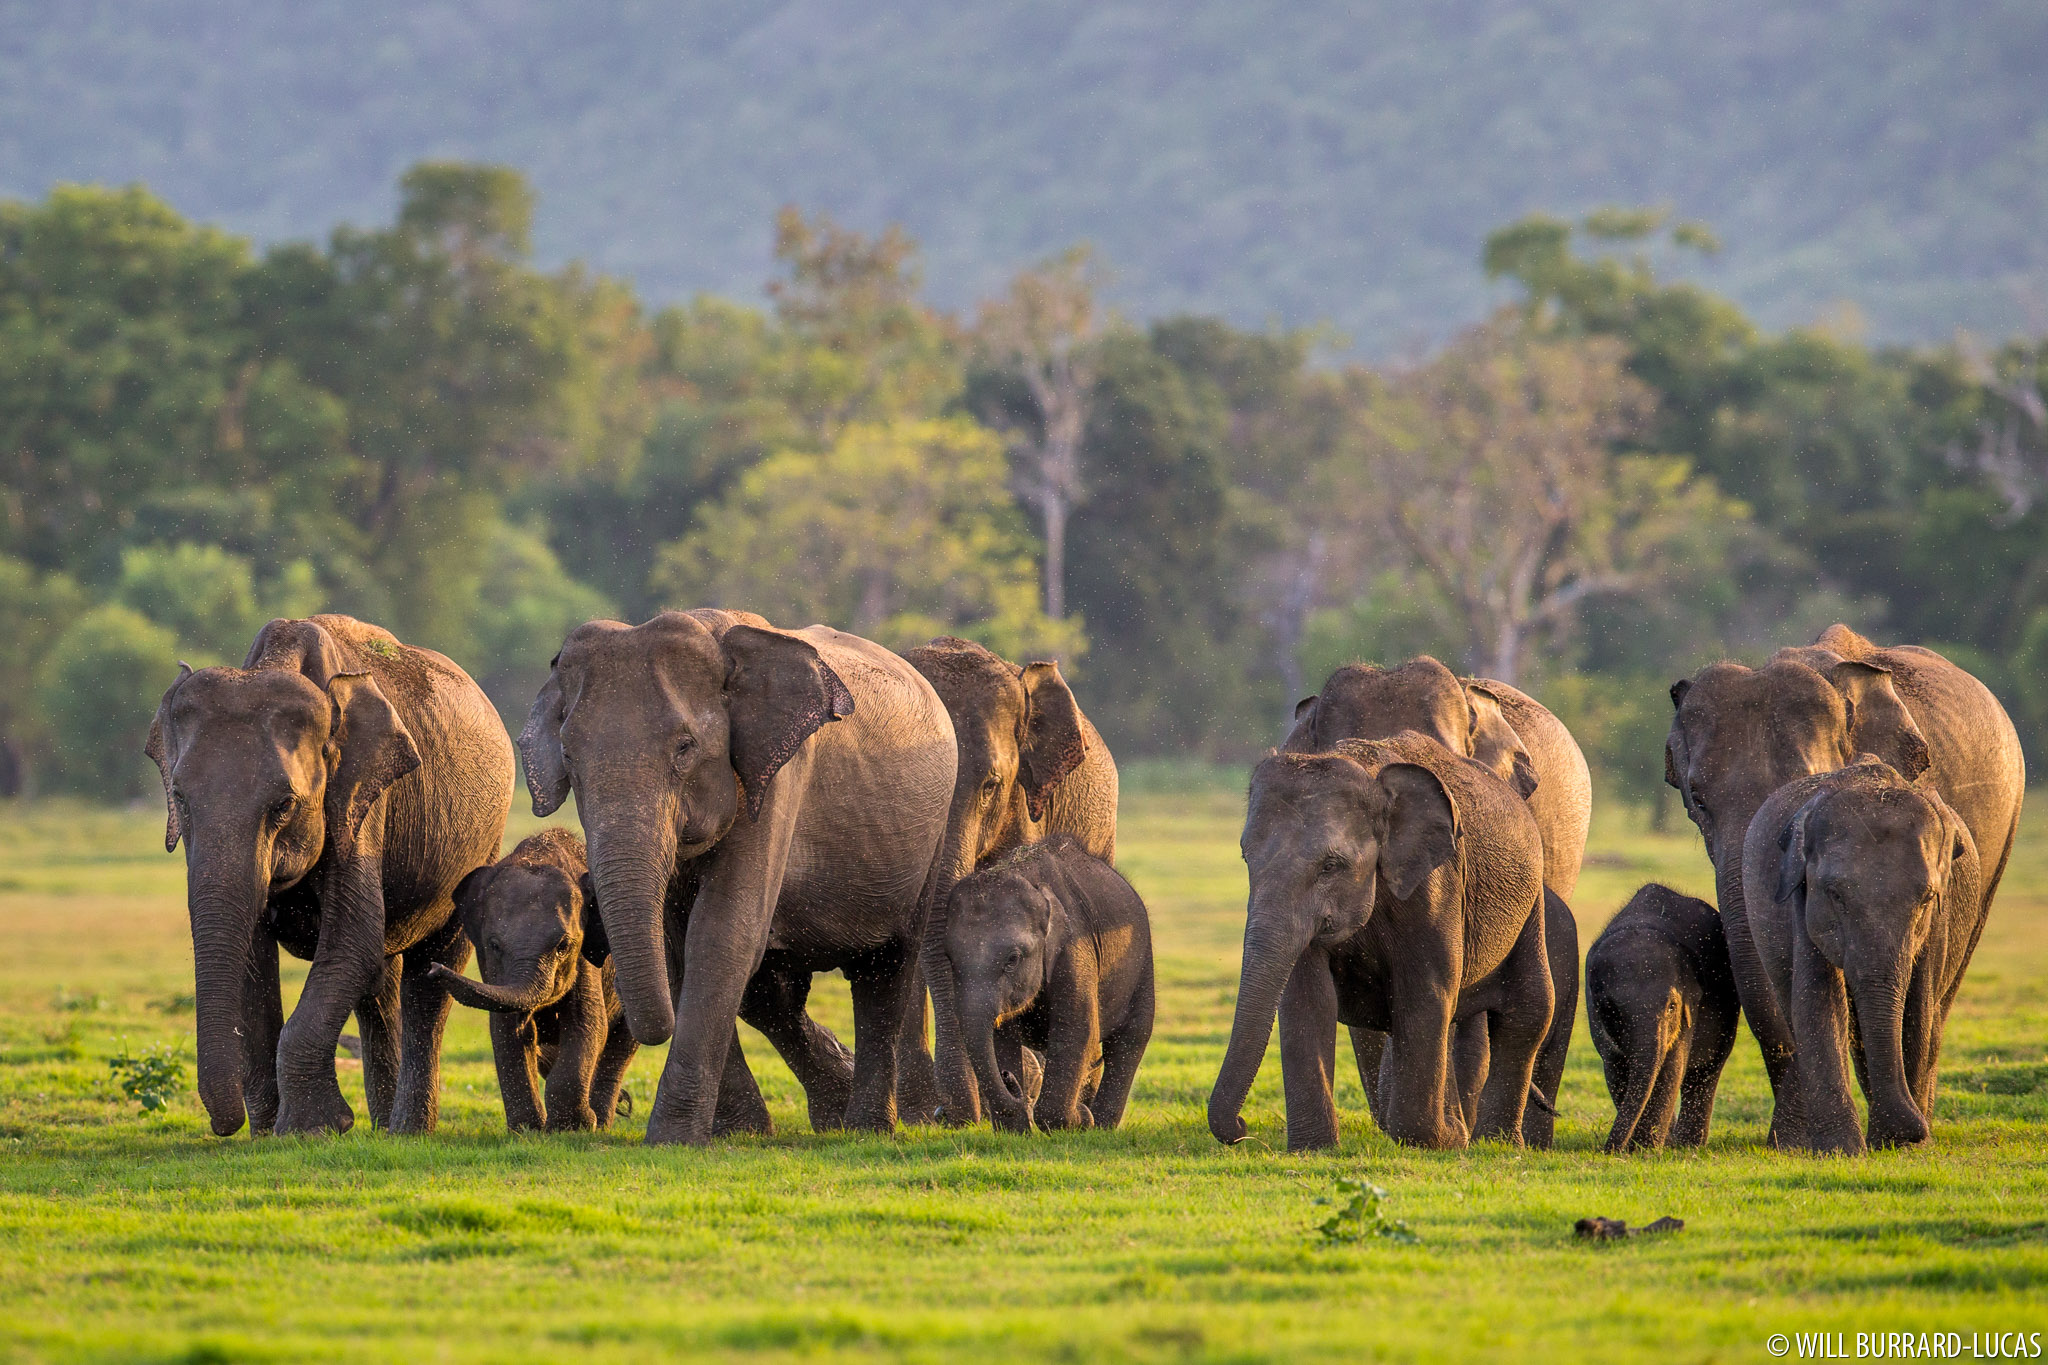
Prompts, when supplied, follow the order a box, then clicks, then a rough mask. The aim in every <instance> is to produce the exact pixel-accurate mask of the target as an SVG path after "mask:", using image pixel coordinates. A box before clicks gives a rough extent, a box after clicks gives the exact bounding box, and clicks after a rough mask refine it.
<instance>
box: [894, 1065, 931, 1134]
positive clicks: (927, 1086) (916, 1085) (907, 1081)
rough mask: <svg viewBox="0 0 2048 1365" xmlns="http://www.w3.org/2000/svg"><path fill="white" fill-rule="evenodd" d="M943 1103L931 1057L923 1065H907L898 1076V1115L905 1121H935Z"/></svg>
mask: <svg viewBox="0 0 2048 1365" xmlns="http://www.w3.org/2000/svg"><path fill="white" fill-rule="evenodd" d="M940 1108H941V1105H940V1103H939V1082H938V1077H937V1076H936V1075H935V1074H934V1072H933V1069H932V1065H931V1059H930V1058H926V1059H925V1064H924V1065H923V1066H922V1067H918V1066H915V1065H912V1066H906V1067H904V1068H902V1070H901V1071H899V1072H898V1073H897V1077H896V1117H897V1118H899V1119H901V1120H902V1121H903V1122H904V1123H933V1122H936V1121H937V1116H938V1113H939V1110H940Z"/></svg>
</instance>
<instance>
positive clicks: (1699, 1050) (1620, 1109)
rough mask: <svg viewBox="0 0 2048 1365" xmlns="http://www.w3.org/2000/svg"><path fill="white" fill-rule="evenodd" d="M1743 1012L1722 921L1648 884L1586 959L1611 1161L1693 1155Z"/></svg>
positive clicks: (1694, 901) (1710, 910) (1693, 901)
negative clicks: (1675, 1150)
mask: <svg viewBox="0 0 2048 1365" xmlns="http://www.w3.org/2000/svg"><path fill="white" fill-rule="evenodd" d="M1741 1018H1742V1004H1741V1001H1740V1000H1739V999H1737V997H1736V994H1735V977H1734V974H1733V972H1731V971H1730V969H1729V966H1728V940H1727V939H1726V938H1725V937H1724V936H1723V935H1722V933H1721V916H1720V915H1719V914H1718V913H1716V912H1715V910H1714V907H1713V906H1711V905H1709V904H1707V903H1706V902H1705V901H1703V900H1700V899H1699V898H1697V897H1695V896H1686V895H1681V894H1680V893H1679V892H1676V891H1673V890H1672V889H1671V888H1670V887H1668V886H1660V885H1658V884H1657V883H1655V882H1652V883H1651V884H1649V885H1648V886H1645V887H1643V888H1642V889H1641V890H1639V891H1637V892H1636V894H1635V895H1634V896H1633V897H1631V898H1630V899H1629V903H1628V904H1627V905H1625V906H1623V907H1622V908H1621V910H1620V911H1619V912H1617V913H1616V915H1615V916H1614V918H1613V919H1611V920H1609V921H1608V922H1607V927H1606V928H1605V929H1602V930H1601V931H1600V936H1599V937H1598V938H1596V939H1594V940H1593V946H1592V948H1591V949H1589V950H1588V951H1587V953H1586V1024H1587V1026H1588V1028H1589V1029H1590V1031H1591V1032H1592V1035H1593V1049H1594V1051H1596V1052H1598V1053H1599V1054H1600V1062H1601V1065H1602V1066H1603V1067H1604V1068H1605V1070H1606V1074H1607V1093H1608V1095H1609V1096H1610V1097H1611V1098H1612V1099H1613V1101H1614V1126H1613V1128H1612V1129H1610V1130H1609V1131H1608V1134H1607V1150H1608V1151H1610V1152H1637V1151H1645V1150H1648V1151H1655V1150H1657V1149H1658V1148H1661V1147H1664V1146H1666V1145H1669V1146H1673V1147H1698V1146H1701V1145H1703V1144H1704V1143H1705V1142H1706V1140H1707V1130H1708V1128H1709V1127H1710V1126H1711V1125H1712V1123H1713V1118H1714V1092H1715V1091H1716V1090H1717V1089H1718V1088H1719V1086H1720V1083H1721V1068H1722V1067H1724V1066H1726V1065H1727V1064H1728V1054H1729V1053H1730V1052H1731V1051H1732V1050H1733V1049H1734V1047H1735V1030H1736V1026H1737V1025H1738V1024H1739V1023H1740V1022H1741Z"/></svg>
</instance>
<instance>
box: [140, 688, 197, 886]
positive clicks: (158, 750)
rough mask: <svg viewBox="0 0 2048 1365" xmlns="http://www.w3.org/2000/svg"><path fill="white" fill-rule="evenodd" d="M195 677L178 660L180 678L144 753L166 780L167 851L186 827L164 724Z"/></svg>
mask: <svg viewBox="0 0 2048 1365" xmlns="http://www.w3.org/2000/svg"><path fill="white" fill-rule="evenodd" d="M191 676H192V665H190V664H188V663H186V662H185V661H184V660H183V659H180V660H178V677H177V680H176V681H174V682H173V683H172V684H171V685H170V686H169V687H167V688H165V689H164V699H163V700H162V701H160V702H158V703H157V704H156V718H155V719H154V720H152V721H150V723H149V741H148V742H147V743H146V744H144V745H143V746H142V752H143V753H145V754H147V755H149V759H150V762H152V763H154V764H156V770H157V773H158V774H159V775H160V776H161V777H162V778H163V780H164V852H166V853H175V852H177V849H178V840H179V839H180V838H182V837H183V836H184V833H185V830H184V826H182V825H181V824H179V823H178V802H177V798H176V797H174V796H173V795H172V794H171V756H170V754H169V752H168V751H167V750H166V749H165V748H164V727H165V724H166V722H168V721H169V720H170V718H171V698H172V697H175V696H176V695H177V694H178V689H179V688H180V687H181V686H183V685H184V682H185V679H187V678H189V677H191Z"/></svg>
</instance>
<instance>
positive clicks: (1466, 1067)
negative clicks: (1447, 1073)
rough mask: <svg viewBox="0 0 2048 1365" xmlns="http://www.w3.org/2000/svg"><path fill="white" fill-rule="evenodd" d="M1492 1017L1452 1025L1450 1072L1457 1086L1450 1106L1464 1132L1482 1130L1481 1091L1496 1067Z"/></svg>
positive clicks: (1471, 1017) (1484, 1015) (1470, 1017)
mask: <svg viewBox="0 0 2048 1365" xmlns="http://www.w3.org/2000/svg"><path fill="white" fill-rule="evenodd" d="M1492 1029H1493V1018H1492V1015H1491V1014H1490V1013H1480V1014H1472V1015H1468V1016H1466V1017H1465V1018H1463V1019H1460V1020H1459V1021H1458V1022H1457V1023H1456V1024H1454V1025H1453V1026H1452V1030H1451V1069H1452V1075H1453V1076H1454V1077H1455V1079H1456V1086H1455V1088H1454V1090H1453V1092H1452V1095H1451V1103H1453V1104H1454V1105H1456V1106H1457V1110H1458V1117H1459V1119H1460V1121H1461V1122H1463V1123H1464V1125H1465V1131H1467V1132H1469V1133H1475V1134H1476V1133H1477V1132H1478V1130H1479V1092H1480V1090H1481V1089H1483V1088H1484V1087H1485V1085H1486V1077H1487V1074H1488V1073H1489V1072H1490V1071H1491V1070H1492V1067H1493V1044H1492V1038H1493V1034H1492Z"/></svg>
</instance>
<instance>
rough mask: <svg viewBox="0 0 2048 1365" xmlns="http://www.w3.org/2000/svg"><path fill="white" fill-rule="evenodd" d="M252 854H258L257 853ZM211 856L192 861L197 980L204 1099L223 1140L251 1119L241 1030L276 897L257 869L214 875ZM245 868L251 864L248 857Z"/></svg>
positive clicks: (195, 992)
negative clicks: (256, 952) (264, 924)
mask: <svg viewBox="0 0 2048 1365" xmlns="http://www.w3.org/2000/svg"><path fill="white" fill-rule="evenodd" d="M251 853H253V850H251ZM214 861H215V859H214V858H212V857H194V858H193V860H192V878H193V889H192V892H191V895H190V898H189V902H188V904H189V907H190V911H191V918H192V976H193V997H194V1000H195V1001H196V1004H195V1008H194V1020H195V1022H194V1030H195V1033H196V1035H197V1043H198V1054H199V1055H198V1063H199V1066H198V1070H199V1100H200V1103H202V1104H204V1105H205V1106H206V1114H207V1117H208V1118H209V1119H210V1120H212V1123H213V1131H214V1133H215V1135H216V1136H219V1137H228V1136H230V1135H231V1134H234V1133H236V1132H238V1131H240V1130H241V1127H242V1124H243V1121H244V1120H245V1118H246V1117H247V1112H248V1111H247V1109H246V1107H245V1105H244V1103H243V1095H242V1074H243V1070H244V1068H245V1066H246V1065H247V1061H248V1059H247V1057H246V1056H245V1055H244V1050H243V1046H242V1030H243V1029H244V1027H246V1026H247V1021H246V1020H244V1018H243V1012H244V1005H245V998H246V987H247V980H248V975H249V955H250V952H251V950H252V947H253V945H254V942H255V937H256V918H257V915H258V913H259V912H260V911H261V910H262V908H263V905H264V904H265V902H266V901H267V900H268V898H269V891H270V879H269V877H268V876H265V875H263V874H262V873H261V872H260V871H259V870H258V869H257V868H256V867H255V866H253V865H252V866H247V867H242V868H238V869H236V870H235V871H234V872H231V873H228V872H219V871H213V870H210V869H209V867H208V865H209V864H211V863H213V862H214ZM235 861H238V862H243V861H246V862H250V863H252V864H253V862H254V859H253V857H249V856H247V855H245V856H244V857H242V858H237V859H236V860H235Z"/></svg>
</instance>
